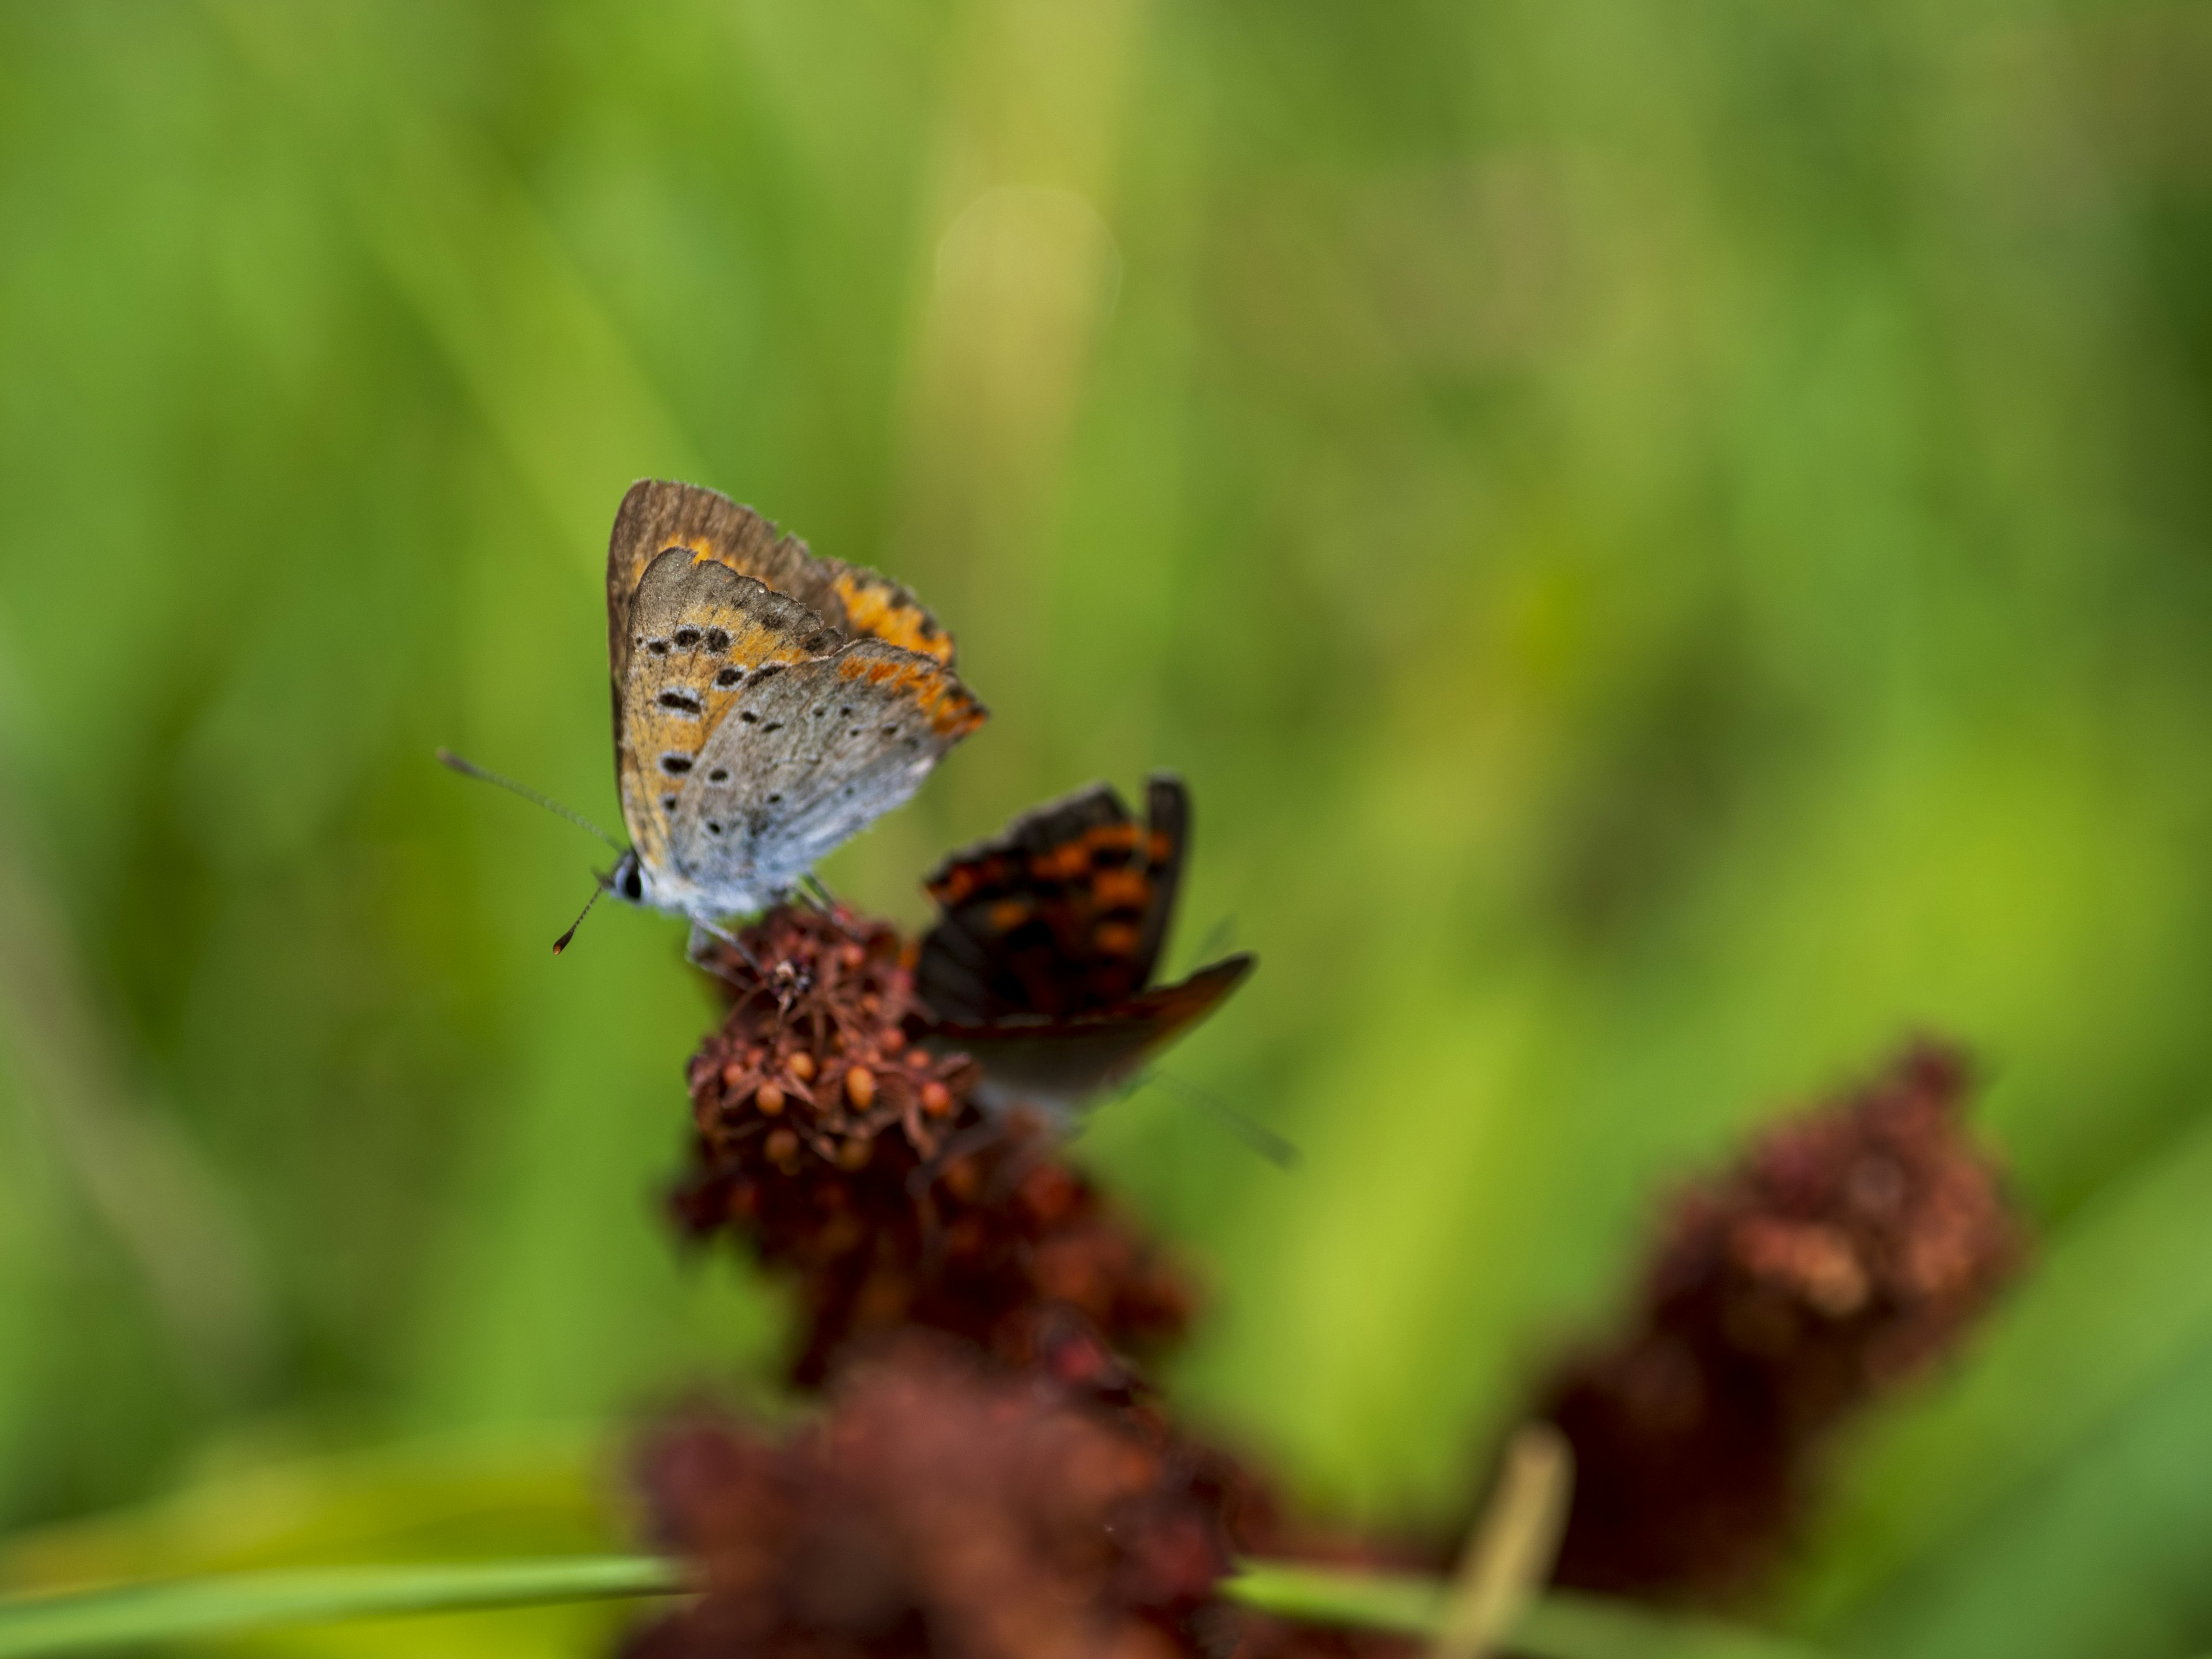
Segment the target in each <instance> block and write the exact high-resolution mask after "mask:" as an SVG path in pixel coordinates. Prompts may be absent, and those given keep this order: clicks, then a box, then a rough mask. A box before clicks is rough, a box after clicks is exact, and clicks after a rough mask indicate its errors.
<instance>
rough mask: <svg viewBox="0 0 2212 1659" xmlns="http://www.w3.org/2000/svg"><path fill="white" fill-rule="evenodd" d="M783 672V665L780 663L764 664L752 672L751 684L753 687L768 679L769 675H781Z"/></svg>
mask: <svg viewBox="0 0 2212 1659" xmlns="http://www.w3.org/2000/svg"><path fill="white" fill-rule="evenodd" d="M783 670H784V665H783V664H782V663H780V662H764V663H763V664H762V665H760V666H759V667H758V668H756V669H755V670H753V684H755V685H758V684H760V683H761V682H762V681H763V680H764V679H766V678H768V677H769V675H771V674H781V672H783Z"/></svg>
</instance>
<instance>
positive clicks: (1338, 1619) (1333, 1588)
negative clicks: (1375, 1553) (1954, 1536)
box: [1227, 1561, 1820, 1659]
mask: <svg viewBox="0 0 2212 1659" xmlns="http://www.w3.org/2000/svg"><path fill="white" fill-rule="evenodd" d="M1227 1594H1228V1595H1229V1596H1230V1597H1231V1599H1232V1600H1234V1601H1241V1602H1243V1604H1244V1605H1245V1606H1246V1607H1252V1608H1255V1609H1256V1610H1258V1611H1260V1612H1262V1613H1275V1614H1278V1615H1279V1616H1281V1617H1283V1618H1285V1619H1301V1620H1307V1621H1309V1622H1310V1623H1314V1624H1331V1625H1360V1626H1367V1627H1368V1628H1370V1629H1374V1630H1388V1631H1396V1632H1401V1633H1402V1634H1405V1635H1407V1636H1433V1635H1434V1634H1436V1632H1437V1629H1438V1627H1439V1624H1440V1620H1441V1618H1442V1613H1443V1604H1444V1587H1443V1584H1442V1583H1439V1582H1438V1581H1437V1580H1436V1579H1433V1578H1418V1577H1407V1576H1405V1575H1401V1574H1395V1573H1372V1572H1347V1571H1340V1570H1336V1569H1331V1568H1326V1567H1304V1566H1294V1565H1287V1564H1280V1563H1275V1562H1267V1561H1253V1562H1248V1563H1247V1564H1246V1565H1245V1566H1244V1569H1243V1571H1241V1572H1239V1573H1238V1574H1237V1577H1234V1578H1232V1579H1231V1580H1230V1581H1229V1583H1228V1586H1227ZM1513 1651H1515V1652H1516V1653H1521V1654H1526V1655H1528V1656H1529V1659H1820V1656H1819V1655H1818V1653H1817V1651H1816V1650H1814V1649H1811V1648H1808V1647H1805V1646H1803V1645H1802V1644H1798V1643H1795V1642H1791V1641H1788V1640H1786V1639H1784V1638H1781V1637H1777V1636H1770V1635H1768V1634H1766V1633H1765V1632H1760V1631H1752V1630H1745V1629H1742V1628H1741V1627H1740V1626H1733V1625H1726V1624H1722V1623H1719V1622H1717V1621H1716V1620H1706V1619H1681V1618H1674V1617H1671V1616H1668V1615H1664V1614H1660V1613H1649V1612H1646V1611H1644V1609H1642V1608H1640V1607H1631V1606H1630V1605H1628V1604H1627V1603H1626V1602H1620V1601H1608V1600H1606V1599H1604V1598H1602V1597H1599V1596H1592V1595H1561V1594H1559V1593H1557V1592H1554V1593H1553V1594H1552V1595H1547V1596H1545V1597H1544V1598H1543V1599H1542V1601H1539V1602H1538V1603H1537V1604H1536V1606H1535V1607H1533V1608H1531V1609H1530V1610H1529V1612H1528V1616H1527V1617H1526V1618H1525V1619H1524V1620H1522V1623H1521V1626H1520V1628H1519V1629H1518V1630H1516V1632H1514V1634H1513Z"/></svg>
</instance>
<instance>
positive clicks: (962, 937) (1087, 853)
mask: <svg viewBox="0 0 2212 1659" xmlns="http://www.w3.org/2000/svg"><path fill="white" fill-rule="evenodd" d="M1146 795H1147V799H1146V805H1147V807H1148V809H1149V813H1150V819H1151V821H1150V823H1148V824H1146V825H1143V826H1139V824H1137V823H1135V822H1134V821H1133V820H1132V818H1131V817H1130V816H1129V811H1128V808H1127V806H1125V805H1122V802H1121V796H1120V795H1119V794H1117V793H1115V791H1114V789H1113V788H1112V787H1109V786H1108V785H1106V784H1103V783H1102V784H1094V785H1092V786H1091V787H1090V788H1088V789H1085V790H1081V791H1079V792H1078V793H1075V794H1073V795H1070V796H1067V797H1066V799H1061V800H1058V801H1054V802H1051V803H1049V804H1048V805H1044V806H1041V807H1038V808H1036V809H1035V810H1034V811H1030V812H1027V813H1024V815H1023V816H1022V817H1019V818H1017V819H1016V820H1015V821H1014V822H1013V823H1012V824H1010V825H1009V826H1008V827H1007V829H1006V833H1005V834H1003V835H1002V836H999V837H998V838H997V839H995V840H993V841H989V842H983V843H982V844H981V845H980V846H977V847H975V848H970V849H969V850H968V851H967V852H964V853H960V854H955V855H954V856H953V857H952V858H951V859H949V860H946V862H945V865H944V866H943V867H941V868H940V869H939V871H938V872H937V873H936V874H935V875H933V876H932V877H931V878H930V879H929V882H928V889H929V893H930V896H932V897H933V898H934V899H935V900H936V901H937V902H938V904H939V907H940V908H942V910H943V912H944V915H943V919H942V920H941V921H939V924H938V926H937V927H936V928H934V929H933V931H932V932H931V933H930V935H929V937H928V938H927V939H925V940H924V941H923V945H922V952H921V963H920V964H919V966H918V968H917V970H916V974H917V979H916V983H917V988H919V989H920V990H921V994H922V995H923V997H924V998H925V1000H928V1001H929V1002H930V1003H931V1006H933V1007H935V1008H936V1009H937V1010H938V1012H939V1014H940V1016H941V1017H943V1018H948V1019H963V1020H981V1019H994V1018H1001V1017H1004V1016H1006V1015H1009V1014H1036V1015H1046V1016H1060V1015H1068V1014H1073V1013H1076V1012H1080V1011H1083V1010H1085V1009H1097V1008H1102V1007H1106V1006H1111V1005H1112V1004H1114V1003H1116V1002H1119V1001H1121V1000H1124V999H1126V998H1128V997H1131V996H1133V995H1135V994H1137V993H1138V992H1139V991H1140V990H1142V989H1143V988H1144V987H1145V985H1146V982H1147V981H1149V980H1150V979H1151V977H1152V970H1153V968H1154V967H1155V966H1156V965H1157V963H1158V958H1159V953H1160V948H1161V945H1162V944H1163V943H1164V940H1165V938H1166V935H1167V929H1168V924H1169V921H1170V916H1171V915H1172V912H1173V909H1174V905H1175V892H1176V883H1177V880H1178V879H1179V878H1180V875H1181V872H1182V849H1183V844H1184V832H1185V828H1186V826H1187V824H1188V816H1189V809H1188V799H1187V797H1186V794H1185V792H1184V790H1183V787H1182V783H1181V782H1180V781H1177V780H1176V779H1174V778H1171V777H1167V776H1165V775H1162V776H1159V777H1156V778H1154V779H1153V780H1152V782H1151V785H1150V787H1149V788H1148V790H1147V792H1146Z"/></svg>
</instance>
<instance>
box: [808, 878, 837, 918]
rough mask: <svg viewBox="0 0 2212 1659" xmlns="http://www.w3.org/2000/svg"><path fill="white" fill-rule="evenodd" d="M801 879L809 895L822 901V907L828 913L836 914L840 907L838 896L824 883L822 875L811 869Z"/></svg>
mask: <svg viewBox="0 0 2212 1659" xmlns="http://www.w3.org/2000/svg"><path fill="white" fill-rule="evenodd" d="M799 884H800V885H801V886H802V887H804V888H805V890H806V891H807V893H808V894H809V896H811V897H813V898H815V899H817V900H818V901H819V902H820V903H821V905H822V908H823V911H824V912H825V913H826V914H829V915H836V912H837V910H838V908H839V906H838V903H837V896H836V894H835V893H833V892H831V891H830V890H829V889H828V888H827V887H824V886H823V884H822V878H821V877H819V876H817V875H816V874H815V873H814V872H812V871H811V870H809V871H808V872H806V873H805V875H803V876H801V877H800V878H799Z"/></svg>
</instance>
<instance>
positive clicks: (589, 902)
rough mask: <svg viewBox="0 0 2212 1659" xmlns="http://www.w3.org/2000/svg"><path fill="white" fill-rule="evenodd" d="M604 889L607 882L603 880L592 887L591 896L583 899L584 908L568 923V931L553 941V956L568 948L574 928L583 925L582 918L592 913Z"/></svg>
mask: <svg viewBox="0 0 2212 1659" xmlns="http://www.w3.org/2000/svg"><path fill="white" fill-rule="evenodd" d="M606 890H607V884H606V883H605V882H601V883H600V884H599V885H598V886H597V887H594V888H593V889H592V896H591V897H589V898H587V899H586V900H585V901H584V908H582V909H580V910H579V911H577V912H576V919H575V921H572V922H570V923H569V924H568V932H567V933H563V934H562V935H561V937H560V938H558V939H555V940H554V941H553V954H554V955H555V956H556V957H557V956H559V955H560V954H561V952H562V951H565V950H567V949H568V941H569V940H570V939H574V938H575V937H576V930H577V929H578V928H579V927H582V926H583V925H584V918H585V917H586V916H588V915H591V914H592V906H593V905H594V904H597V903H598V902H599V895H600V894H602V893H604V892H605V891H606Z"/></svg>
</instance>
